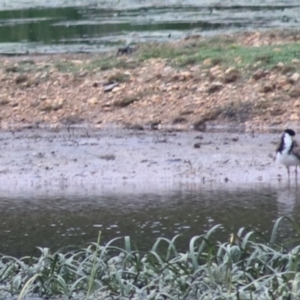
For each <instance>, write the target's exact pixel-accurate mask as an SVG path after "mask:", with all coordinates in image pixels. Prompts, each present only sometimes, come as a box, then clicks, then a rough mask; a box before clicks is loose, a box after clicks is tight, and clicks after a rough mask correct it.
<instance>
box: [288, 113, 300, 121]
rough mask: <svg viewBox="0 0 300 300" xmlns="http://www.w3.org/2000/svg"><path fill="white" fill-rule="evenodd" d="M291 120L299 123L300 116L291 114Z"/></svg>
mask: <svg viewBox="0 0 300 300" xmlns="http://www.w3.org/2000/svg"><path fill="white" fill-rule="evenodd" d="M290 120H291V121H299V115H298V114H296V113H293V114H291V116H290Z"/></svg>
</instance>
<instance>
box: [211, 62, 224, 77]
mask: <svg viewBox="0 0 300 300" xmlns="http://www.w3.org/2000/svg"><path fill="white" fill-rule="evenodd" d="M209 73H210V75H211V77H213V78H221V77H223V75H224V72H223V70H222V69H221V67H220V66H218V65H217V66H215V67H212V68H210V70H209Z"/></svg>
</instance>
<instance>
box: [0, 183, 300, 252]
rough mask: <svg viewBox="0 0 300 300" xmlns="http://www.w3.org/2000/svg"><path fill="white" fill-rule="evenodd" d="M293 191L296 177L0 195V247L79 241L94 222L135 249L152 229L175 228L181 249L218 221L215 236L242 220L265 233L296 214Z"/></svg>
mask: <svg viewBox="0 0 300 300" xmlns="http://www.w3.org/2000/svg"><path fill="white" fill-rule="evenodd" d="M297 199H298V200H297ZM299 199H300V189H298V188H297V187H296V186H295V185H292V186H290V187H288V186H285V185H282V186H280V187H278V188H273V187H268V186H264V185H254V186H251V187H250V186H248V187H240V188H234V189H226V190H225V189H218V188H217V187H214V186H207V185H198V186H185V187H181V188H180V187H178V186H177V187H174V189H173V188H172V189H170V187H169V189H165V190H153V191H152V192H151V193H149V192H145V193H143V192H140V191H138V192H137V191H136V190H135V189H134V188H126V187H125V190H124V192H122V190H119V191H111V192H105V193H103V194H99V193H93V192H89V193H85V192H82V193H81V194H79V193H76V194H74V195H72V194H68V193H57V194H55V195H53V194H50V193H49V194H48V195H47V194H38V193H32V194H27V195H26V194H25V195H20V196H19V197H17V198H16V197H9V196H8V195H7V196H3V195H2V196H1V198H0V210H1V221H0V224H1V230H0V240H1V244H0V252H2V253H7V254H12V255H16V256H23V255H28V254H37V253H38V252H37V250H36V249H35V247H37V246H41V247H50V248H51V249H53V250H56V249H59V248H61V247H64V246H70V245H76V246H84V245H86V243H87V242H89V241H96V238H97V235H98V231H99V230H101V232H102V242H103V243H105V242H106V241H108V240H111V239H113V238H115V237H119V236H124V235H130V236H131V238H132V240H133V241H134V243H135V244H136V245H137V246H138V248H139V249H149V248H150V246H151V245H152V244H153V243H154V242H155V239H156V238H158V237H167V238H172V237H174V236H175V235H176V234H182V235H183V236H182V237H181V238H179V240H178V246H179V249H181V250H183V251H184V250H186V249H188V241H189V239H190V238H191V237H192V236H194V235H199V234H203V233H204V232H206V231H207V230H208V229H209V228H211V227H212V226H213V225H215V224H219V223H221V224H224V228H222V229H221V230H219V231H218V232H217V233H216V238H218V239H219V240H222V241H227V240H228V237H229V234H230V233H231V232H236V230H237V229H238V228H240V227H242V226H244V227H247V228H250V229H257V230H259V231H260V232H262V233H265V234H266V236H268V235H267V234H268V233H270V231H271V229H272V226H273V222H274V220H275V219H276V218H278V217H279V216H282V215H288V216H291V217H293V218H295V219H296V220H297V219H299V217H300V205H299V204H300V203H299ZM280 235H281V238H282V237H283V236H284V238H286V237H293V233H292V231H291V227H290V226H288V225H287V224H285V225H283V226H282V228H281V230H280ZM279 238H280V237H279Z"/></svg>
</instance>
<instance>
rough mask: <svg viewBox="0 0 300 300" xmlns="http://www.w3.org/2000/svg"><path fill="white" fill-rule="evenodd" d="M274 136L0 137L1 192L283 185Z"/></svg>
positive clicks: (31, 133) (33, 133)
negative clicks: (276, 162)
mask: <svg viewBox="0 0 300 300" xmlns="http://www.w3.org/2000/svg"><path fill="white" fill-rule="evenodd" d="M279 137H280V136H279V135H278V134H270V133H261V134H253V133H228V132H227V133H226V132H219V133H216V132H214V133H213V132H201V133H199V132H162V131H139V132H136V131H130V130H119V129H116V130H106V131H105V130H94V131H90V132H89V133H88V135H87V133H86V131H85V130H80V129H76V130H75V131H73V132H68V131H67V130H60V131H58V132H51V131H45V130H41V129H36V130H23V131H19V132H14V133H11V132H2V147H1V160H2V164H1V169H0V180H1V182H2V186H3V187H5V189H6V190H7V192H8V193H9V191H15V192H16V193H19V194H20V192H21V194H22V193H24V192H25V191H26V190H27V191H34V190H35V191H42V190H43V191H45V192H47V191H50V190H51V191H56V192H57V191H61V192H66V191H69V192H70V193H72V190H73V192H74V191H76V190H78V189H79V190H80V189H82V188H83V189H86V190H90V191H98V192H99V193H101V191H102V192H103V191H105V190H107V191H109V190H111V191H113V190H123V189H124V191H125V190H126V189H128V191H130V190H131V189H133V190H134V189H135V190H139V189H140V190H144V189H146V190H151V189H162V190H163V189H164V188H165V187H167V188H168V187H171V186H184V185H187V186H189V185H194V184H195V185H201V186H202V187H203V188H204V189H205V188H209V187H210V186H214V188H218V186H219V187H224V188H237V187H241V186H246V185H249V186H253V185H256V184H257V185H260V184H263V185H278V184H281V182H282V183H283V184H285V183H286V182H287V174H286V170H285V168H284V167H283V166H277V165H276V164H275V163H273V155H274V151H275V150H274V149H275V147H276V143H277V141H278V139H279ZM291 176H293V175H291ZM292 180H293V179H292V177H291V181H292ZM2 192H3V193H4V190H3V189H2Z"/></svg>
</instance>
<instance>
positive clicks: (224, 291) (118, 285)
mask: <svg viewBox="0 0 300 300" xmlns="http://www.w3.org/2000/svg"><path fill="white" fill-rule="evenodd" d="M284 219H285V220H288V221H289V222H290V223H291V224H292V225H293V228H294V230H295V233H297V234H299V233H300V230H299V228H298V226H297V225H296V224H295V222H293V221H292V220H291V219H289V218H285V217H282V218H280V219H278V220H277V221H276V222H275V224H274V227H273V231H272V233H271V236H270V239H269V240H268V241H265V242H261V241H259V239H258V238H257V237H259V233H257V232H255V231H247V230H246V229H245V228H241V229H240V230H239V231H238V232H237V234H236V235H235V236H232V238H231V239H230V240H229V241H228V242H226V243H221V242H215V241H214V238H213V234H214V232H215V231H217V230H218V229H219V228H220V227H221V226H220V225H216V226H214V227H212V228H211V229H210V230H209V231H208V232H207V233H205V234H203V235H199V236H195V237H193V238H192V239H191V240H190V243H189V249H188V251H186V252H184V253H182V252H178V250H177V248H176V240H177V238H178V236H175V237H174V238H173V239H172V240H169V239H166V238H159V239H157V240H156V242H155V243H154V245H153V246H152V248H151V249H150V250H149V251H147V252H141V251H138V250H134V249H132V243H131V240H130V237H128V236H126V237H124V247H123V248H120V247H117V246H115V242H116V241H117V240H119V238H116V239H113V240H111V241H110V242H108V243H107V244H105V245H101V241H100V237H101V234H100V233H99V237H98V240H97V242H95V243H91V244H90V245H89V246H88V247H87V248H85V249H79V250H73V251H69V252H64V251H57V252H55V253H53V254H51V252H50V250H49V249H48V248H40V249H39V250H40V252H41V254H40V257H23V258H21V259H17V258H14V257H11V256H8V255H1V256H0V299H8V298H9V297H16V296H17V297H18V299H24V297H26V296H27V297H35V298H36V297H39V298H48V299H49V298H50V299H51V298H55V299H57V297H59V298H58V299H299V296H300V272H299V270H300V263H299V251H300V246H299V245H297V244H296V243H295V241H293V245H291V244H287V245H288V246H284V245H279V244H277V243H276V236H277V234H278V229H279V225H280V223H281V222H282V220H284Z"/></svg>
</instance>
